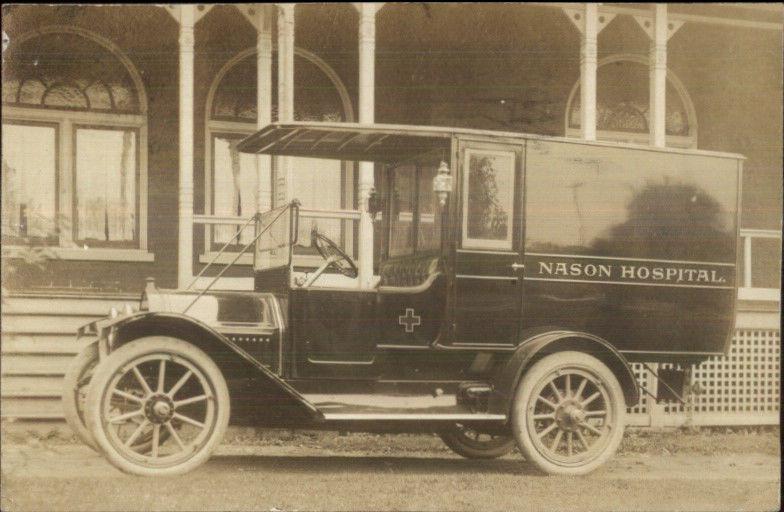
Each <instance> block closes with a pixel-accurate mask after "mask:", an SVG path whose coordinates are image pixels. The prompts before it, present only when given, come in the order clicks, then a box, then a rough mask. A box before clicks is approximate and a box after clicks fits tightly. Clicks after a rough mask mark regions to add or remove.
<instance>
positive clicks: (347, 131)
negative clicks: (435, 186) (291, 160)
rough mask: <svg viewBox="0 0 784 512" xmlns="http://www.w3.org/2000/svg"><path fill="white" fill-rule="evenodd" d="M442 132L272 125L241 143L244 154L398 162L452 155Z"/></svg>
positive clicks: (448, 136) (388, 127)
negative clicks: (434, 154)
mask: <svg viewBox="0 0 784 512" xmlns="http://www.w3.org/2000/svg"><path fill="white" fill-rule="evenodd" d="M452 135H453V134H452V132H450V131H449V130H445V129H443V128H429V127H422V126H403V125H383V124H373V125H362V124H357V123H314V122H291V123H273V124H270V125H268V126H267V127H265V128H263V129H261V130H259V131H258V132H256V133H254V134H253V135H250V136H248V137H247V138H245V139H244V140H243V141H241V142H240V143H239V146H238V149H239V150H240V151H242V152H245V153H263V154H268V155H281V156H304V157H313V158H332V159H339V160H358V161H369V162H398V161H401V160H407V159H409V158H412V157H415V156H418V155H422V154H424V153H430V152H433V151H435V152H442V153H443V156H444V158H447V157H448V155H449V147H450V145H451V139H452Z"/></svg>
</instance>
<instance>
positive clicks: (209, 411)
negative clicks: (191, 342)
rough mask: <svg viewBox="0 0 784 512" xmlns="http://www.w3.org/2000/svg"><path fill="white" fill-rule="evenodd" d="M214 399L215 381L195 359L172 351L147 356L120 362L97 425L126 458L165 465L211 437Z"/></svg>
mask: <svg viewBox="0 0 784 512" xmlns="http://www.w3.org/2000/svg"><path fill="white" fill-rule="evenodd" d="M152 376H154V377H152ZM215 402H216V401H215V388H214V386H213V385H212V383H211V382H210V381H209V379H208V378H207V377H206V375H205V373H204V372H203V371H202V370H201V369H200V368H199V367H198V366H196V365H195V364H194V363H192V362H191V361H189V360H187V359H185V358H183V357H180V356H175V355H171V354H151V355H145V356H142V357H139V358H137V359H134V360H133V361H131V362H129V363H127V364H125V365H124V366H123V367H121V368H120V369H119V370H118V371H117V372H116V373H115V375H114V376H113V377H112V379H111V380H110V382H109V384H108V386H106V389H105V392H104V395H103V397H102V401H101V424H102V426H103V429H104V431H105V433H106V437H107V439H108V441H109V443H110V444H111V445H112V447H113V448H114V449H115V450H116V451H117V452H118V453H119V454H121V455H122V456H123V457H125V458H126V459H128V460H130V461H132V462H134V463H137V464H140V465H143V466H146V467H154V468H162V467H169V466H174V465H177V464H181V463H183V462H185V461H186V460H188V459H190V458H191V457H193V456H195V455H196V454H197V453H198V452H199V451H200V450H201V449H202V448H203V447H204V446H205V445H206V444H207V443H208V442H209V440H210V438H211V434H212V433H213V432H214V430H215V428H216V423H217V414H216V407H217V406H216V403H215ZM148 440H149V443H148V442H147V441H148Z"/></svg>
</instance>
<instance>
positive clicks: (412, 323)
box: [397, 308, 422, 332]
mask: <svg viewBox="0 0 784 512" xmlns="http://www.w3.org/2000/svg"><path fill="white" fill-rule="evenodd" d="M397 322H398V323H399V324H400V325H403V326H405V328H406V332H414V327H416V326H417V325H420V324H421V323H422V317H421V316H419V315H415V314H414V310H413V309H412V308H406V314H405V315H400V316H399V317H397Z"/></svg>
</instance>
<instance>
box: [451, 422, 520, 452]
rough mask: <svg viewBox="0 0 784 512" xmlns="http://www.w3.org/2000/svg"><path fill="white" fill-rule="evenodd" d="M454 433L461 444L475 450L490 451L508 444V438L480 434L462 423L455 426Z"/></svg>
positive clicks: (484, 433)
mask: <svg viewBox="0 0 784 512" xmlns="http://www.w3.org/2000/svg"><path fill="white" fill-rule="evenodd" d="M454 432H455V434H457V436H458V437H459V438H460V441H461V442H462V443H463V444H465V445H466V446H469V447H471V448H474V449H476V450H490V449H493V448H498V447H500V446H503V445H505V444H507V443H508V442H509V436H504V435H496V434H488V433H486V432H480V431H479V430H476V429H474V428H471V427H470V426H468V425H463V424H462V423H456V424H455V429H454Z"/></svg>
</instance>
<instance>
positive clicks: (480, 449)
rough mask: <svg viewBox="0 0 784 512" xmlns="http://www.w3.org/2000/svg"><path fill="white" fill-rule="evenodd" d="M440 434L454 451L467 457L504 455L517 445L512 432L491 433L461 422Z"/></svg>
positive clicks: (487, 457)
mask: <svg viewBox="0 0 784 512" xmlns="http://www.w3.org/2000/svg"><path fill="white" fill-rule="evenodd" d="M438 435H439V437H441V440H443V441H444V443H445V444H446V445H447V446H448V447H449V448H451V449H452V451H453V452H455V453H457V454H458V455H461V456H463V457H465V458H467V459H495V458H498V457H503V456H504V455H506V454H507V453H509V452H510V451H512V449H513V448H514V446H515V439H514V437H513V436H512V435H511V434H508V435H504V434H489V433H485V432H482V431H480V430H477V429H475V428H472V427H471V426H470V425H463V424H461V423H455V424H454V425H453V426H452V427H451V428H449V429H446V430H443V431H441V432H439V433H438Z"/></svg>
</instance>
